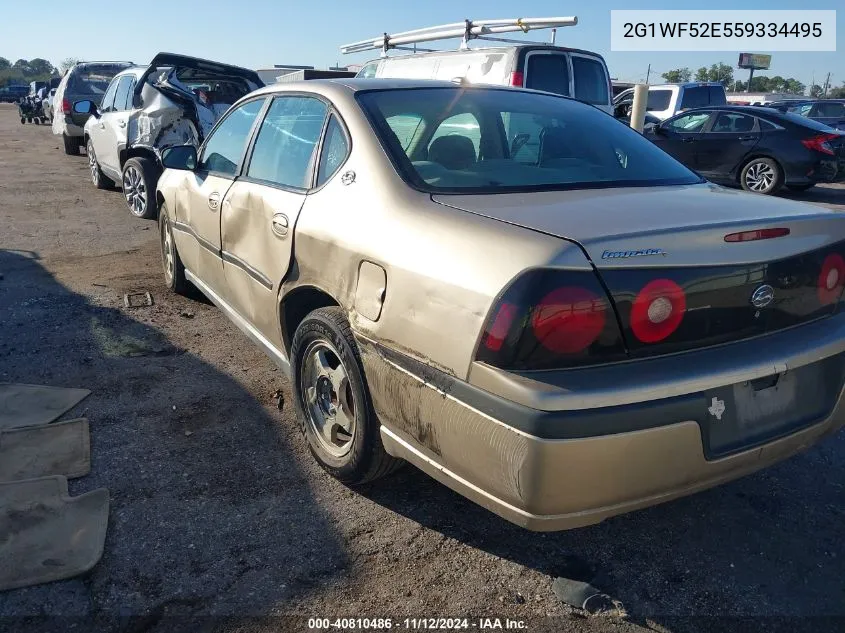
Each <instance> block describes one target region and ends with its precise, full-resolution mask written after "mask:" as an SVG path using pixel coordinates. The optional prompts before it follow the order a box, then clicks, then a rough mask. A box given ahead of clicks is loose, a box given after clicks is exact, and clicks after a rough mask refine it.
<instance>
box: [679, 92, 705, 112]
mask: <svg viewBox="0 0 845 633" xmlns="http://www.w3.org/2000/svg"><path fill="white" fill-rule="evenodd" d="M708 105H710V91H709V90H708V89H707V86H695V87H692V88H685V89H684V96H683V100H682V101H681V109H682V110H687V109H689V108H703V107H705V106H708Z"/></svg>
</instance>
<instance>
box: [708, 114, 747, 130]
mask: <svg viewBox="0 0 845 633" xmlns="http://www.w3.org/2000/svg"><path fill="white" fill-rule="evenodd" d="M753 129H754V117H750V116H747V115H745V114H738V113H736V112H721V113H719V116H718V117H717V118H716V122H715V123H714V124H713V127H712V128H711V129H710V132H711V133H713V132H715V133H719V132H721V133H723V134H742V133H744V132H751V131H752V130H753Z"/></svg>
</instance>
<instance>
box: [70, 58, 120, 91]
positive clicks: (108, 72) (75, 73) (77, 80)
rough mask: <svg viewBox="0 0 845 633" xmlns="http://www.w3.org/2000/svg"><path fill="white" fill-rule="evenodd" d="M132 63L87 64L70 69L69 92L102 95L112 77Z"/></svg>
mask: <svg viewBox="0 0 845 633" xmlns="http://www.w3.org/2000/svg"><path fill="white" fill-rule="evenodd" d="M130 66H131V64H85V65H84V66H77V67H76V68H74V69H73V70H71V71H70V77H69V78H68V85H67V88H65V92H66V93H67V94H70V95H73V96H85V97H102V96H103V95H104V94H105V93H106V88H108V87H109V83H110V82H111V80H112V78H113V77H114V76H115V75H116V74H117V73H119V72H120V71H121V70H125V69H127V68H129V67H130Z"/></svg>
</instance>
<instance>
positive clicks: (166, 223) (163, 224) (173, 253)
mask: <svg viewBox="0 0 845 633" xmlns="http://www.w3.org/2000/svg"><path fill="white" fill-rule="evenodd" d="M158 232H159V237H160V238H161V264H162V267H163V268H164V283H165V285H166V286H167V287H168V288H170V289H171V290H172V291H173V292H175V293H176V294H177V295H183V296H185V295H188V294H189V293H190V291H191V284H190V282H189V281H188V280H187V279H186V278H185V265H184V264H183V263H182V258H181V257H179V251H178V250H176V242H174V241H173V224H172V220H171V219H170V215H169V214H168V213H167V207H166V206H165V205H161V209H160V210H159V214H158Z"/></svg>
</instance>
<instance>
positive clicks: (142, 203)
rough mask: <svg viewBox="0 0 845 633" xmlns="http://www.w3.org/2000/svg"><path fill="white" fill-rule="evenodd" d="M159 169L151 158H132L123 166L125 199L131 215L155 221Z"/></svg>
mask: <svg viewBox="0 0 845 633" xmlns="http://www.w3.org/2000/svg"><path fill="white" fill-rule="evenodd" d="M158 176H159V173H158V169H157V168H156V166H155V165H154V164H153V162H152V161H151V160H150V159H149V158H144V157H143V156H137V157H135V158H130V159H129V160H127V161H126V163H125V164H124V165H123V178H122V179H121V185H122V186H123V199H124V200H125V201H126V206H127V207H128V208H129V213H131V214H132V215H134V216H135V217H136V218H144V219H146V220H154V219H155V217H156V213H157V211H158V209H156V200H155V192H156V183H158Z"/></svg>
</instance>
